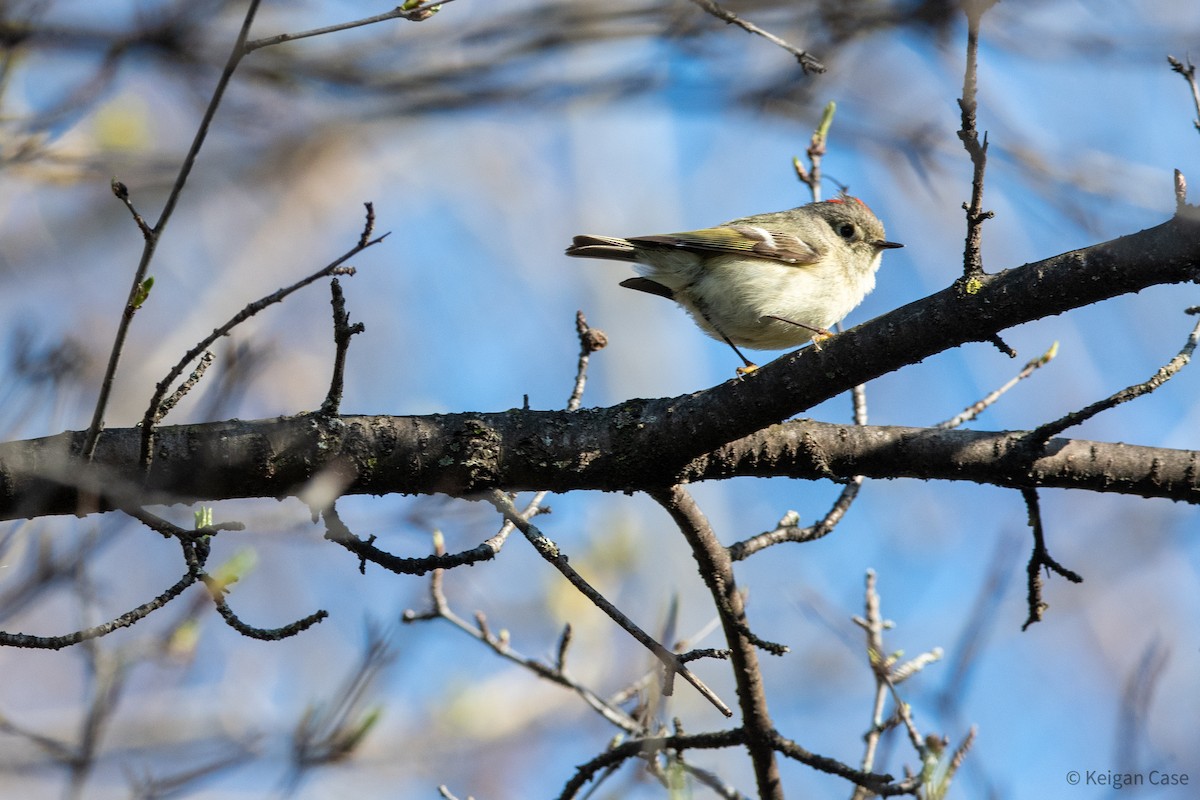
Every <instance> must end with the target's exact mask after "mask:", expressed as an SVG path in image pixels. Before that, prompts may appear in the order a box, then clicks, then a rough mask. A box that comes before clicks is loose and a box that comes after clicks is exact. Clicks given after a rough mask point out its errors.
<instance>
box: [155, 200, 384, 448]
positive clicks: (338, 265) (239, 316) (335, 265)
mask: <svg viewBox="0 0 1200 800" xmlns="http://www.w3.org/2000/svg"><path fill="white" fill-rule="evenodd" d="M368 220H369V204H368ZM365 229H366V228H364V230H365ZM385 238H387V234H386V233H385V234H383V235H381V236H377V237H375V238H374V239H369V240H367V241H365V242H364V241H362V240H361V239H360V240H359V241H358V242H357V243H355V245H354V247H352V248H350V249H349V250H347V251H346V252H345V253H343V254H342V255H340V256H338V258H336V259H334V260H333V261H331V262H330V263H329V264H326V265H325V266H324V267H322V268H321V269H319V270H317V271H316V272H314V273H313V274H311V275H309V276H308V277H306V278H302V279H301V280H299V281H296V282H295V283H293V284H292V285H291V286H285V287H284V288H282V289H278V290H276V291H275V292H272V293H271V294H269V295H267V296H265V297H261V298H259V299H258V300H255V301H254V302H252V303H250V304H248V305H247V306H246V307H245V308H243V309H242V310H241V311H239V312H237V313H236V314H234V315H233V316H232V317H230V318H229V320H228V321H227V322H225V324H224V325H221V326H220V327H218V328H216V329H214V330H213V332H212V333H210V334H208V335H207V336H205V337H204V338H203V339H201V340H200V341H199V342H198V343H197V344H196V345H195V347H193V348H192V349H191V350H189V351H187V352H186V353H185V354H184V355H183V357H182V358H180V359H179V361H178V362H176V364H175V366H174V367H172V368H171V371H170V372H169V373H167V376H166V377H165V378H163V379H162V380H161V381H159V382H158V385H157V386H156V387H155V390H154V396H153V397H151V398H150V405H149V406H147V408H146V413H145V414H144V415H143V416H142V446H141V453H140V456H141V463H142V467H143V469H149V467H150V461H151V456H152V453H151V443H152V441H153V437H154V426H155V425H157V424H158V423H159V421H160V420H161V419H162V416H163V413H162V399H163V396H164V395H165V394H166V392H167V388H168V387H169V386H170V385H171V383H172V382H173V381H174V380H175V379H176V378H178V377H179V376H180V374H182V373H183V370H184V369H185V368H186V367H187V365H188V364H190V363H192V361H193V360H194V359H195V358H196V357H197V356H199V355H200V354H201V353H202V352H204V351H205V350H207V349H208V347H209V346H210V345H212V343H213V342H215V341H216V340H217V339H220V338H221V337H222V336H227V335H228V334H229V332H230V331H232V330H233V329H234V328H235V327H237V326H238V325H240V324H241V323H243V322H245V321H246V320H248V319H250V318H251V317H253V316H254V315H255V314H257V313H259V312H260V311H262V310H263V309H264V308H267V307H269V306H271V305H273V304H275V303H279V302H282V301H283V300H284V299H285V298H287V297H288V296H289V295H291V294H292V293H293V292H296V291H299V290H300V289H303V288H304V287H305V286H308V285H309V284H311V283H315V282H316V281H318V280H320V279H322V278H325V277H328V276H330V275H352V274H354V269H353V267H343V266H342V265H343V264H344V263H346V262H347V261H348V260H350V259H351V258H353V257H354V256H356V255H358V254H359V253H361V252H362V251H363V250H365V249H366V248H368V247H371V246H373V245H376V244H379V243H380V242H381V241H383V240H384V239H385Z"/></svg>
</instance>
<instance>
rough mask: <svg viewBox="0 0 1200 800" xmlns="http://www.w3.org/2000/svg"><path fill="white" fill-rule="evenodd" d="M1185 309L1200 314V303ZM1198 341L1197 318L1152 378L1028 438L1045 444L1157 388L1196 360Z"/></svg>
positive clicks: (1038, 444)
mask: <svg viewBox="0 0 1200 800" xmlns="http://www.w3.org/2000/svg"><path fill="white" fill-rule="evenodd" d="M1185 313H1188V314H1200V307H1196V308H1189V309H1187V310H1186V312H1185ZM1198 342H1200V322H1197V323H1196V325H1195V326H1193V328H1192V332H1191V333H1189V334H1188V337H1187V340H1186V341H1185V342H1184V344H1183V347H1182V348H1181V349H1180V350H1179V353H1178V354H1177V355H1176V356H1175V357H1174V358H1172V359H1171V360H1170V361H1168V362H1167V363H1166V364H1164V365H1162V366H1161V367H1159V368H1158V370H1157V371H1156V372H1155V373H1154V374H1153V375H1151V376H1150V377H1149V378H1147V379H1146V380H1144V381H1142V382H1141V383H1135V384H1133V385H1132V386H1127V387H1126V388H1124V389H1122V390H1121V391H1119V392H1116V393H1115V394H1111V395H1109V396H1108V397H1106V398H1104V399H1103V400H1098V401H1097V402H1095V403H1092V404H1091V405H1089V406H1085V407H1084V408H1081V409H1079V410H1078V411H1072V412H1071V413H1070V414H1066V415H1064V416H1062V417H1059V418H1058V419H1056V420H1054V421H1052V422H1047V423H1046V424H1045V425H1041V426H1039V427H1037V428H1035V429H1034V430H1032V431H1030V432H1029V434H1028V436H1027V439H1028V442H1029V443H1030V444H1031V445H1034V446H1036V447H1041V446H1043V445H1045V443H1046V442H1048V441H1049V440H1050V439H1051V438H1052V437H1054V436H1057V435H1058V434H1060V433H1062V432H1063V431H1065V430H1066V429H1067V428H1071V427H1074V426H1076V425H1080V424H1082V423H1083V422H1085V421H1087V420H1089V419H1091V418H1092V417H1094V416H1096V415H1097V414H1099V413H1100V412H1101V411H1107V410H1108V409H1110V408H1115V407H1116V406H1119V405H1121V404H1122V403H1128V402H1129V401H1130V400H1134V399H1136V398H1138V397H1141V396H1142V395H1144V394H1149V393H1150V392H1153V391H1154V390H1155V389H1157V388H1158V387H1160V386H1162V385H1163V384H1164V383H1166V382H1167V381H1169V380H1171V378H1173V377H1175V374H1176V373H1177V372H1179V370H1181V369H1183V368H1184V367H1186V366H1187V365H1188V362H1190V361H1191V360H1192V353H1194V352H1195V351H1196V345H1197V343H1198Z"/></svg>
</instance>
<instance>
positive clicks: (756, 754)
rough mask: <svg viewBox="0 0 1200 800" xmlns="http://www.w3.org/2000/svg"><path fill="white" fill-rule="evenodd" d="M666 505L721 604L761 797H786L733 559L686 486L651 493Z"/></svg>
mask: <svg viewBox="0 0 1200 800" xmlns="http://www.w3.org/2000/svg"><path fill="white" fill-rule="evenodd" d="M647 493H648V494H649V495H650V496H651V497H652V498H654V500H655V501H656V502H657V503H658V504H659V505H661V506H662V507H663V508H664V509H665V510H666V512H667V513H668V514H670V515H671V519H672V520H673V521H674V522H675V525H676V526H677V527H678V528H679V531H680V533H682V534H683V537H684V539H685V540H686V541H687V543H688V545H689V546H690V547H691V549H692V557H693V558H695V559H696V563H697V565H698V566H699V570H700V575H701V577H702V578H703V579H704V583H705V585H706V586H707V587H708V591H709V594H710V595H711V596H712V598H713V602H714V603H715V605H716V606H717V612H718V614H719V616H720V618H721V627H722V628H723V629H724V633H725V641H726V643H727V644H728V645H729V648H730V651H731V652H730V660H731V661H732V667H733V674H734V678H735V681H736V684H737V695H738V707H739V708H740V709H741V712H742V727H743V729H744V730H745V732H746V750H747V751H748V752H749V754H750V760H751V762H753V764H754V776H755V780H756V782H757V784H758V793H759V797H760V800H782V797H783V794H782V791H783V790H782V786H781V784H780V778H779V765H778V763H777V762H776V760H775V753H774V751H773V750H772V748H771V745H770V743H769V737H770V735H771V733H772V731H773V724H772V722H771V715H770V712H769V711H768V709H767V696H766V690H765V688H764V686H763V680H762V670H761V668H760V667H759V663H758V651H757V649H756V646H755V643H754V641H753V638H752V637H751V635H750V631H749V625H748V624H747V622H746V606H745V600H744V598H743V597H742V594H741V592H739V591H738V588H737V581H736V580H735V579H734V575H733V561H732V560H731V559H730V557H729V552H728V551H727V550H726V549H725V548H724V547H723V546H722V545H721V542H720V540H719V539H717V535H716V533H715V532H714V531H713V529H712V526H711V525H709V522H708V520H707V519H706V518H705V516H704V514H703V512H701V510H700V508H699V506H697V505H696V502H695V500H693V499H692V496H691V495H690V494H689V493H688V492H687V490H686V489H684V488H683V487H682V486H679V485H676V486H672V487H670V488H669V489H654V490H650V491H648V492H647Z"/></svg>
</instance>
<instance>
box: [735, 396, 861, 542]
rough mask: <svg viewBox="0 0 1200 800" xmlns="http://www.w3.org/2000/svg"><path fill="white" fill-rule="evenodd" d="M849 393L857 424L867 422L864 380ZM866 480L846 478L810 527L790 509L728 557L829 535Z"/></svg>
mask: <svg viewBox="0 0 1200 800" xmlns="http://www.w3.org/2000/svg"><path fill="white" fill-rule="evenodd" d="M850 397H851V402H852V403H853V408H854V424H855V425H859V426H863V425H866V424H867V389H866V387H865V386H863V385H862V384H859V385H857V386H855V387H854V388H853V389H851V390H850ZM864 480H865V478H864V477H863V476H862V475H853V476H851V477H850V478H849V479H847V480H846V481H845V483H846V485H845V486H844V487H842V491H841V493H840V494H839V495H838V498H837V500H835V501H834V502H833V505H832V506H830V508H829V511H828V512H826V514H825V516H824V517H822V518H821V520H820V521H818V522H817V523H815V524H813V525H810V526H808V527H807V528H801V527H799V522H800V515H799V514H798V513H796V512H795V511H789V512H788V513H787V514H785V515H784V517H783V519H781V520H779V524H778V525H776V526H775V530H772V531H766V532H764V533H760V534H758V535H757V536H752V537H750V538H749V539H744V540H742V541H740V542H735V543H734V544H732V545H730V546H729V557H730V558H731V559H733V560H734V561H741V560H743V559H746V558H749V557H750V556H752V555H754V554H755V553H757V552H758V551H759V550H764V549H766V548H768V547H770V546H772V545H776V544H780V543H782V542H811V541H815V540H816V539H821V538H823V537H825V536H828V535H829V534H830V533H831V532H832V531H833V529H834V528H836V527H837V525H838V523H839V522H841V521H842V518H843V517H845V516H846V512H848V511H849V510H850V506H852V505H853V504H854V501H855V499H856V498H857V497H858V493H859V491H860V490H861V489H862V485H863V481H864Z"/></svg>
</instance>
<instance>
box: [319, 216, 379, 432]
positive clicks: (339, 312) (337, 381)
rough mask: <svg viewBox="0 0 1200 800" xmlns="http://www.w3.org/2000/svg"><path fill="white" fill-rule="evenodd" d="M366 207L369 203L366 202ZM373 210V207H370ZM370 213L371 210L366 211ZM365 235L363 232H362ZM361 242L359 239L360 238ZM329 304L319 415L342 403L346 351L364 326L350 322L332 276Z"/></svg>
mask: <svg viewBox="0 0 1200 800" xmlns="http://www.w3.org/2000/svg"><path fill="white" fill-rule="evenodd" d="M367 207H368V209H370V208H371V204H370V203H367ZM372 211H373V209H372ZM368 214H369V215H372V216H373V214H372V212H370V211H369V212H368ZM364 235H365V233H364ZM360 244H361V239H360ZM329 293H330V304H331V305H332V306H333V344H334V347H335V351H334V354H333V376H332V377H331V378H330V379H329V392H328V393H327V394H326V395H325V402H323V403H322V404H321V411H320V413H321V415H322V416H325V417H334V416H337V413H338V409H339V408H340V407H341V405H342V390H343V387H344V386H345V380H346V351H347V350H349V349H350V339H351V337H353V336H354V335H355V334H358V333H362V332H363V331H364V330H366V326H365V325H363V324H362V323H361V322H356V323H354V324H353V325H351V324H350V314H349V312H347V311H346V296H345V295H344V294H342V284H341V282H340V281H339V280H338V279H337V278H334V279H333V280H332V281H330V282H329Z"/></svg>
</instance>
